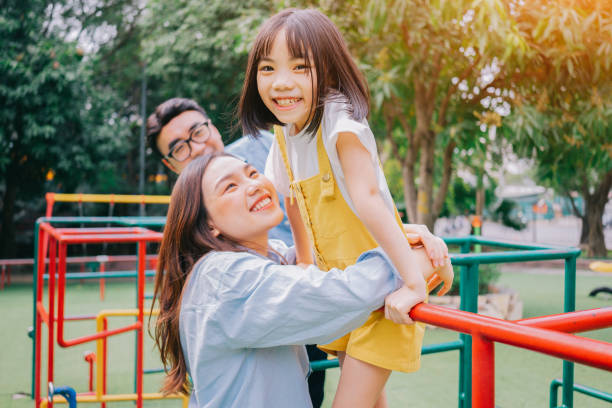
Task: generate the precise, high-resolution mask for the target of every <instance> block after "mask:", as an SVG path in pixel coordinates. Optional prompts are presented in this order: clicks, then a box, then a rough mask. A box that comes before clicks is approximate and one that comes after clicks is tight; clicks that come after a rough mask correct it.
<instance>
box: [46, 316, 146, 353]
mask: <svg viewBox="0 0 612 408" xmlns="http://www.w3.org/2000/svg"><path fill="white" fill-rule="evenodd" d="M59 321H60V319H59V316H58V322H57V325H58V330H57V337H58V338H57V343H58V344H59V345H60V346H62V347H72V346H76V345H77V344H83V343H87V342H90V341H94V340H98V339H101V338H104V337H110V336H114V335H116V334H120V333H125V332H127V331H131V330H139V329H140V328H141V327H142V323H141V322H136V323H133V324H130V325H129V326H124V327H120V328H118V329H113V330H105V331H102V332H98V333H95V334H90V335H89V336H82V337H77V338H75V339H70V340H65V339H63V338H60V330H59V329H60V327H63V325H62V326H60V323H59ZM63 321H64V320H63V319H62V323H63ZM63 334H64V333H63V329H62V336H63Z"/></svg>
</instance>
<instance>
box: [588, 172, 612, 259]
mask: <svg viewBox="0 0 612 408" xmlns="http://www.w3.org/2000/svg"><path fill="white" fill-rule="evenodd" d="M611 188H612V170H610V171H609V172H608V173H607V174H606V175H605V176H604V177H603V179H602V181H601V183H600V184H599V186H597V188H596V189H595V192H594V193H593V194H585V197H584V212H585V219H586V220H587V224H588V230H589V233H588V238H587V256H596V257H605V256H607V255H608V251H607V249H606V241H605V238H604V233H603V222H602V218H603V212H604V209H605V207H606V204H607V202H608V194H609V193H610V189H611Z"/></svg>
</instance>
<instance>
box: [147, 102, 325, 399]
mask: <svg viewBox="0 0 612 408" xmlns="http://www.w3.org/2000/svg"><path fill="white" fill-rule="evenodd" d="M273 141H274V136H273V135H272V134H271V133H269V132H260V133H259V135H258V137H257V138H254V137H249V136H243V137H241V138H240V139H238V140H237V141H235V142H234V143H232V144H230V145H228V146H227V147H225V146H224V145H223V141H222V139H221V135H220V134H219V131H218V130H217V128H216V127H215V126H214V125H213V123H212V122H211V120H210V118H208V115H207V114H206V111H205V110H204V109H203V108H202V107H201V106H200V105H198V104H197V102H195V101H193V100H191V99H185V98H172V99H169V100H167V101H165V102H164V103H162V104H161V105H159V106H157V107H156V108H155V111H154V112H153V113H152V114H151V115H150V116H149V118H148V119H147V142H148V144H149V146H150V147H151V148H152V149H153V151H154V152H156V153H157V154H158V155H159V156H160V157H161V158H162V159H161V160H162V162H163V163H164V164H165V165H166V166H167V167H168V168H169V169H170V170H172V171H173V172H175V173H177V174H178V173H180V172H181V171H182V170H183V169H184V168H185V167H186V166H187V164H189V162H190V161H191V160H193V158H195V157H198V156H201V155H203V154H206V153H210V152H214V151H223V150H225V151H226V152H228V153H230V154H233V155H235V156H238V157H241V158H242V159H244V160H245V161H247V162H248V163H250V164H252V165H253V167H255V168H256V169H257V170H258V171H260V172H261V173H263V170H264V168H265V164H266V158H267V157H268V151H269V150H270V146H271V145H272V142H273ZM279 199H280V203H281V206H282V205H283V204H282V203H283V201H284V200H283V199H282V197H279ZM283 212H285V210H284V207H283ZM269 237H270V238H275V239H280V240H282V241H284V242H285V243H286V244H287V245H293V237H292V235H291V229H290V227H289V222H288V221H287V217H286V216H285V217H284V219H283V221H282V222H281V223H280V224H279V225H278V226H277V227H276V228H274V229H272V230H271V231H270V234H269ZM306 350H307V351H308V357H309V359H310V361H316V360H324V359H326V357H327V355H326V354H325V353H324V352H322V351H321V350H319V349H318V348H317V347H316V346H314V345H311V346H306ZM324 383H325V371H324V370H321V371H315V372H313V373H312V374H311V375H310V377H309V378H308V390H309V392H310V398H311V400H312V404H313V407H314V408H318V407H320V406H321V403H322V402H323V385H324Z"/></svg>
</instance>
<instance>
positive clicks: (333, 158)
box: [323, 102, 378, 175]
mask: <svg viewBox="0 0 612 408" xmlns="http://www.w3.org/2000/svg"><path fill="white" fill-rule="evenodd" d="M343 132H350V133H353V134H354V135H355V136H357V138H358V139H359V141H360V142H361V144H362V145H363V146H364V147H365V148H366V150H367V151H368V152H369V153H370V157H371V159H372V164H373V165H374V166H375V168H376V167H377V166H378V152H377V148H376V141H375V140H374V134H373V133H372V130H371V129H370V126H369V125H368V124H367V122H366V121H365V119H364V120H363V121H357V120H355V119H353V118H352V117H351V116H350V114H349V113H348V111H347V106H346V104H344V103H338V102H329V103H328V106H326V111H325V131H324V132H323V142H324V144H325V150H326V151H327V155H328V156H329V159H330V163H331V165H332V168H333V170H334V174H340V175H342V168H341V167H340V159H339V158H338V151H337V150H336V142H337V141H338V134H340V133H343Z"/></svg>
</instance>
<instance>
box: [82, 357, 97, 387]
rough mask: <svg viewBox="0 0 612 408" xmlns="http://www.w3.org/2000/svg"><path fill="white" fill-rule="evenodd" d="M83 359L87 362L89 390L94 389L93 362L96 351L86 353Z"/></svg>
mask: <svg viewBox="0 0 612 408" xmlns="http://www.w3.org/2000/svg"><path fill="white" fill-rule="evenodd" d="M85 361H86V362H87V363H88V364H89V392H93V390H94V381H93V379H94V362H95V361H96V353H87V354H86V355H85Z"/></svg>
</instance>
